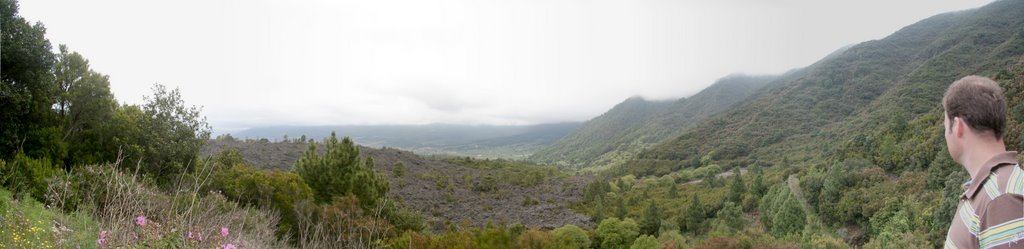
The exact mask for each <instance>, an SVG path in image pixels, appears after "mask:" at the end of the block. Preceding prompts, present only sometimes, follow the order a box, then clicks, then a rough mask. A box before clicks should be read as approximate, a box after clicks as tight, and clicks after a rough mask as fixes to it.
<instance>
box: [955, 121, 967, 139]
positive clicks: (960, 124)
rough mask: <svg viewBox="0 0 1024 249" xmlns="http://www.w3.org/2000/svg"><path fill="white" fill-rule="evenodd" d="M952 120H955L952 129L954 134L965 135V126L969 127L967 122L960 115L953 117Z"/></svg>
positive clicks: (957, 135)
mask: <svg viewBox="0 0 1024 249" xmlns="http://www.w3.org/2000/svg"><path fill="white" fill-rule="evenodd" d="M952 122H953V130H952V132H953V136H956V137H964V128H967V127H966V125H967V124H966V123H964V120H963V119H960V117H953V121H952Z"/></svg>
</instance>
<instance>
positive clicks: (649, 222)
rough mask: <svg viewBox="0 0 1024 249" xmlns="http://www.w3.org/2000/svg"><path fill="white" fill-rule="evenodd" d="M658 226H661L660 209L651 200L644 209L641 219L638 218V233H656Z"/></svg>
mask: <svg viewBox="0 0 1024 249" xmlns="http://www.w3.org/2000/svg"><path fill="white" fill-rule="evenodd" d="M659 228H661V210H660V209H658V205H656V204H655V203H654V201H653V200H652V201H651V204H650V205H648V206H647V209H644V216H643V219H642V220H640V233H642V234H649V235H657V234H658V229H659Z"/></svg>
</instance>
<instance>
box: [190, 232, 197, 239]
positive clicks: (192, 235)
mask: <svg viewBox="0 0 1024 249" xmlns="http://www.w3.org/2000/svg"><path fill="white" fill-rule="evenodd" d="M188 239H196V237H195V235H194V234H192V231H188Z"/></svg>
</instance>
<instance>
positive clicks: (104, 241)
mask: <svg viewBox="0 0 1024 249" xmlns="http://www.w3.org/2000/svg"><path fill="white" fill-rule="evenodd" d="M96 244H100V248H107V231H100V239H98V240H96Z"/></svg>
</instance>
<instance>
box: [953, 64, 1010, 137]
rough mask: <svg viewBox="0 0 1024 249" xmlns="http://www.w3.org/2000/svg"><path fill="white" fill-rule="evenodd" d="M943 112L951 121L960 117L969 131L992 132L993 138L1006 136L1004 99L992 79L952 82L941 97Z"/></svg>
mask: <svg viewBox="0 0 1024 249" xmlns="http://www.w3.org/2000/svg"><path fill="white" fill-rule="evenodd" d="M942 108H943V109H945V110H946V116H947V117H948V118H949V120H950V121H952V120H953V118H954V117H959V118H960V119H962V120H964V122H967V125H968V126H970V127H971V129H974V130H975V131H992V133H993V134H995V136H996V138H1002V137H1003V135H1004V134H1006V96H1003V88H1001V87H999V83H996V82H995V81H993V80H992V79H989V78H985V77H981V76H976V75H971V76H967V77H963V78H962V79H960V80H957V81H956V82H953V84H951V85H949V88H948V89H946V94H945V96H943V97H942ZM952 125H953V124H952V123H950V126H951V127H952Z"/></svg>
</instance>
